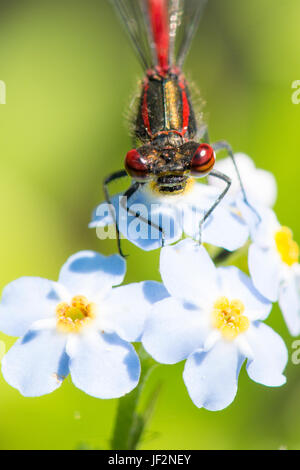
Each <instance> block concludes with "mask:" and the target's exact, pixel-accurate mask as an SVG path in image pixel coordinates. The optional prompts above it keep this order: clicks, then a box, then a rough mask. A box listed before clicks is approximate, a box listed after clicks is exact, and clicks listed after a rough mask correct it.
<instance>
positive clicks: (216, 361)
mask: <svg viewBox="0 0 300 470" xmlns="http://www.w3.org/2000/svg"><path fill="white" fill-rule="evenodd" d="M243 361H244V357H243V356H241V355H240V353H239V352H238V349H237V348H236V347H235V346H234V344H233V343H226V342H225V341H219V342H217V343H216V344H215V346H214V347H213V348H212V349H210V350H209V351H208V352H202V351H196V352H195V353H193V354H192V355H191V356H190V357H189V358H188V360H187V361H186V364H185V368H184V372H183V379H184V382H185V385H186V387H187V389H188V392H189V395H190V397H191V399H192V400H193V402H194V404H195V405H196V406H197V407H198V408H202V407H203V408H206V409H207V410H210V411H218V410H222V409H224V408H226V407H227V406H228V405H230V403H231V402H232V401H233V400H234V397H235V395H236V392H237V386H238V376H239V372H240V369H241V366H242V364H243Z"/></svg>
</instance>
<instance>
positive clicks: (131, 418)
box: [111, 346, 156, 450]
mask: <svg viewBox="0 0 300 470" xmlns="http://www.w3.org/2000/svg"><path fill="white" fill-rule="evenodd" d="M139 356H140V361H141V377H140V381H139V384H138V385H137V387H136V388H135V389H134V390H133V391H132V392H131V393H129V394H128V395H125V396H124V397H122V398H120V399H119V403H118V409H117V415H116V421H115V427H114V430H113V435H112V439H111V449H113V450H134V449H136V448H137V446H138V444H139V442H140V440H141V437H142V433H143V431H144V429H145V426H146V424H147V422H148V419H149V418H150V414H151V413H149V410H150V409H152V408H153V401H154V400H155V398H156V395H155V396H153V399H152V400H151V402H150V403H149V405H148V407H147V409H146V410H145V411H144V413H143V414H138V413H137V406H138V403H139V399H140V396H141V393H142V390H143V388H144V385H145V382H146V380H147V378H148V377H149V375H150V372H151V371H152V370H153V368H154V367H155V365H156V363H155V362H154V361H153V359H152V358H151V357H150V356H149V355H148V354H147V353H146V351H145V350H144V349H143V348H142V346H140V348H139Z"/></svg>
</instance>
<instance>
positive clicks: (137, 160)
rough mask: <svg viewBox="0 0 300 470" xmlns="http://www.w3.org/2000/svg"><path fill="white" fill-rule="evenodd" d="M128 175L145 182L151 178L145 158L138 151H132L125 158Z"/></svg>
mask: <svg viewBox="0 0 300 470" xmlns="http://www.w3.org/2000/svg"><path fill="white" fill-rule="evenodd" d="M125 168H126V171H127V173H128V174H129V175H130V176H131V177H132V178H134V179H135V180H139V181H145V179H147V178H148V177H149V168H148V166H147V162H146V159H145V157H143V156H142V155H141V154H140V153H139V152H138V151H137V150H136V149H133V150H130V151H129V152H128V153H127V155H126V157H125Z"/></svg>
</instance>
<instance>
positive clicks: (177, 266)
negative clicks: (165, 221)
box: [160, 239, 217, 304]
mask: <svg viewBox="0 0 300 470" xmlns="http://www.w3.org/2000/svg"><path fill="white" fill-rule="evenodd" d="M160 273H161V277H162V280H163V282H164V285H165V286H166V288H167V289H168V291H169V292H170V294H171V295H173V296H174V297H177V298H181V299H187V300H189V301H191V302H194V303H196V304H197V303H199V302H200V301H201V302H202V301H203V299H204V298H205V299H206V298H207V297H209V295H210V292H211V290H212V287H213V286H214V285H215V284H216V280H217V270H216V268H215V265H214V263H213V262H212V260H211V258H210V256H209V254H208V253H207V251H206V250H205V248H204V247H203V246H199V244H198V243H197V242H195V241H193V240H191V239H186V240H183V241H181V242H179V243H177V244H176V245H174V246H169V247H165V248H163V249H162V250H161V255H160Z"/></svg>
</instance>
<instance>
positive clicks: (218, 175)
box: [199, 170, 231, 244]
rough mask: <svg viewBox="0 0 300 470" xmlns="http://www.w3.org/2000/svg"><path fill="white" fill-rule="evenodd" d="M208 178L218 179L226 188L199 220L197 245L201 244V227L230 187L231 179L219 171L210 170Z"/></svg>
mask: <svg viewBox="0 0 300 470" xmlns="http://www.w3.org/2000/svg"><path fill="white" fill-rule="evenodd" d="M209 175H210V176H214V177H215V178H219V179H221V180H222V181H224V182H225V183H226V188H225V189H224V191H222V193H221V194H220V195H219V196H218V197H217V199H216V200H215V202H214V203H213V205H212V206H211V207H210V208H209V209H208V211H207V212H205V214H204V216H203V218H202V219H201V221H200V223H199V243H200V244H201V243H202V228H203V225H204V224H205V222H206V220H207V219H208V217H209V216H210V215H211V214H212V213H213V211H214V210H215V209H216V208H217V206H218V205H219V204H220V202H222V200H223V199H224V197H225V196H226V194H227V192H228V191H229V188H230V186H231V179H230V178H229V177H228V176H227V175H224V173H221V172H220V171H217V170H212V171H211V172H210V173H209Z"/></svg>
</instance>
